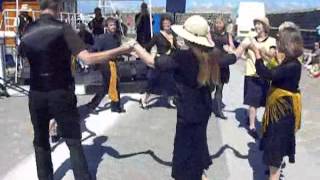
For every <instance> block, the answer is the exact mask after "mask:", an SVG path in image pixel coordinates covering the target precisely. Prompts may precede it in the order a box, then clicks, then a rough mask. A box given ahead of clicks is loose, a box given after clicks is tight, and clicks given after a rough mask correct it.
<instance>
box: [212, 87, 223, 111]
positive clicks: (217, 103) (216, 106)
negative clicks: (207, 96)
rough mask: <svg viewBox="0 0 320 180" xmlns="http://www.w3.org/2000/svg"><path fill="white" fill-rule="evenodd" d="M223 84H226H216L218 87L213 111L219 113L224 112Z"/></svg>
mask: <svg viewBox="0 0 320 180" xmlns="http://www.w3.org/2000/svg"><path fill="white" fill-rule="evenodd" d="M223 86H224V84H223V83H221V84H219V85H216V89H215V92H214V108H213V111H214V113H215V114H219V113H220V112H222V107H223V106H222V97H223V94H222V91H223Z"/></svg>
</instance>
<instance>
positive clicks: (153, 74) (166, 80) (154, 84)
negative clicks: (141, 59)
mask: <svg viewBox="0 0 320 180" xmlns="http://www.w3.org/2000/svg"><path fill="white" fill-rule="evenodd" d="M171 24H172V20H171V17H170V16H169V15H162V16H161V21H160V25H161V26H160V29H161V30H160V33H159V34H156V35H154V36H153V38H152V39H151V41H150V42H149V43H147V44H146V45H145V46H144V47H145V48H146V50H147V51H150V50H151V48H152V47H153V46H156V47H157V54H156V56H157V57H159V56H161V55H168V56H171V55H172V54H173V53H174V51H175V50H176V49H177V47H178V45H177V39H176V37H175V36H174V35H173V34H172V32H171ZM148 74H149V77H148V86H147V88H146V92H145V94H144V96H143V97H142V98H141V100H140V105H141V107H142V108H147V107H148V102H149V97H150V94H151V93H152V92H153V91H154V90H155V89H160V90H161V91H162V92H161V93H162V95H165V96H166V97H167V101H168V107H174V106H175V105H174V103H173V100H174V99H173V96H174V94H175V89H174V83H173V77H172V72H171V71H166V72H160V71H159V70H158V69H149V73H148Z"/></svg>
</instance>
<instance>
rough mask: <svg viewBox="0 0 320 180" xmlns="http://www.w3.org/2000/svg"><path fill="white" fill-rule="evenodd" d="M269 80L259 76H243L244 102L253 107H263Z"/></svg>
mask: <svg viewBox="0 0 320 180" xmlns="http://www.w3.org/2000/svg"><path fill="white" fill-rule="evenodd" d="M268 90H269V82H268V81H267V80H264V79H261V78H259V77H252V76H245V79H244V102H243V103H244V104H246V105H249V106H253V107H256V108H258V107H264V106H265V104H266V97H267V92H268Z"/></svg>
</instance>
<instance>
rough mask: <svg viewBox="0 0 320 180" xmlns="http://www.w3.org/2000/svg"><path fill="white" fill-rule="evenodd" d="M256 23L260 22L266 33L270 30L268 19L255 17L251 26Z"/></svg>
mask: <svg viewBox="0 0 320 180" xmlns="http://www.w3.org/2000/svg"><path fill="white" fill-rule="evenodd" d="M257 22H261V23H262V24H264V26H265V28H266V31H267V32H269V30H270V22H269V19H268V18H267V17H257V18H255V19H254V20H253V24H256V23H257Z"/></svg>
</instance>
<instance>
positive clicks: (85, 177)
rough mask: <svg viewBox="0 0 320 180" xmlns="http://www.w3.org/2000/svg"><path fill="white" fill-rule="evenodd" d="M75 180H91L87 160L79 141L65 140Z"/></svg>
mask: <svg viewBox="0 0 320 180" xmlns="http://www.w3.org/2000/svg"><path fill="white" fill-rule="evenodd" d="M66 144H67V146H68V148H69V151H70V161H71V166H72V170H73V175H74V178H75V180H91V179H92V178H91V175H90V173H89V169H88V164H87V160H86V158H85V156H84V152H83V148H82V145H81V141H80V140H79V139H66Z"/></svg>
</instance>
